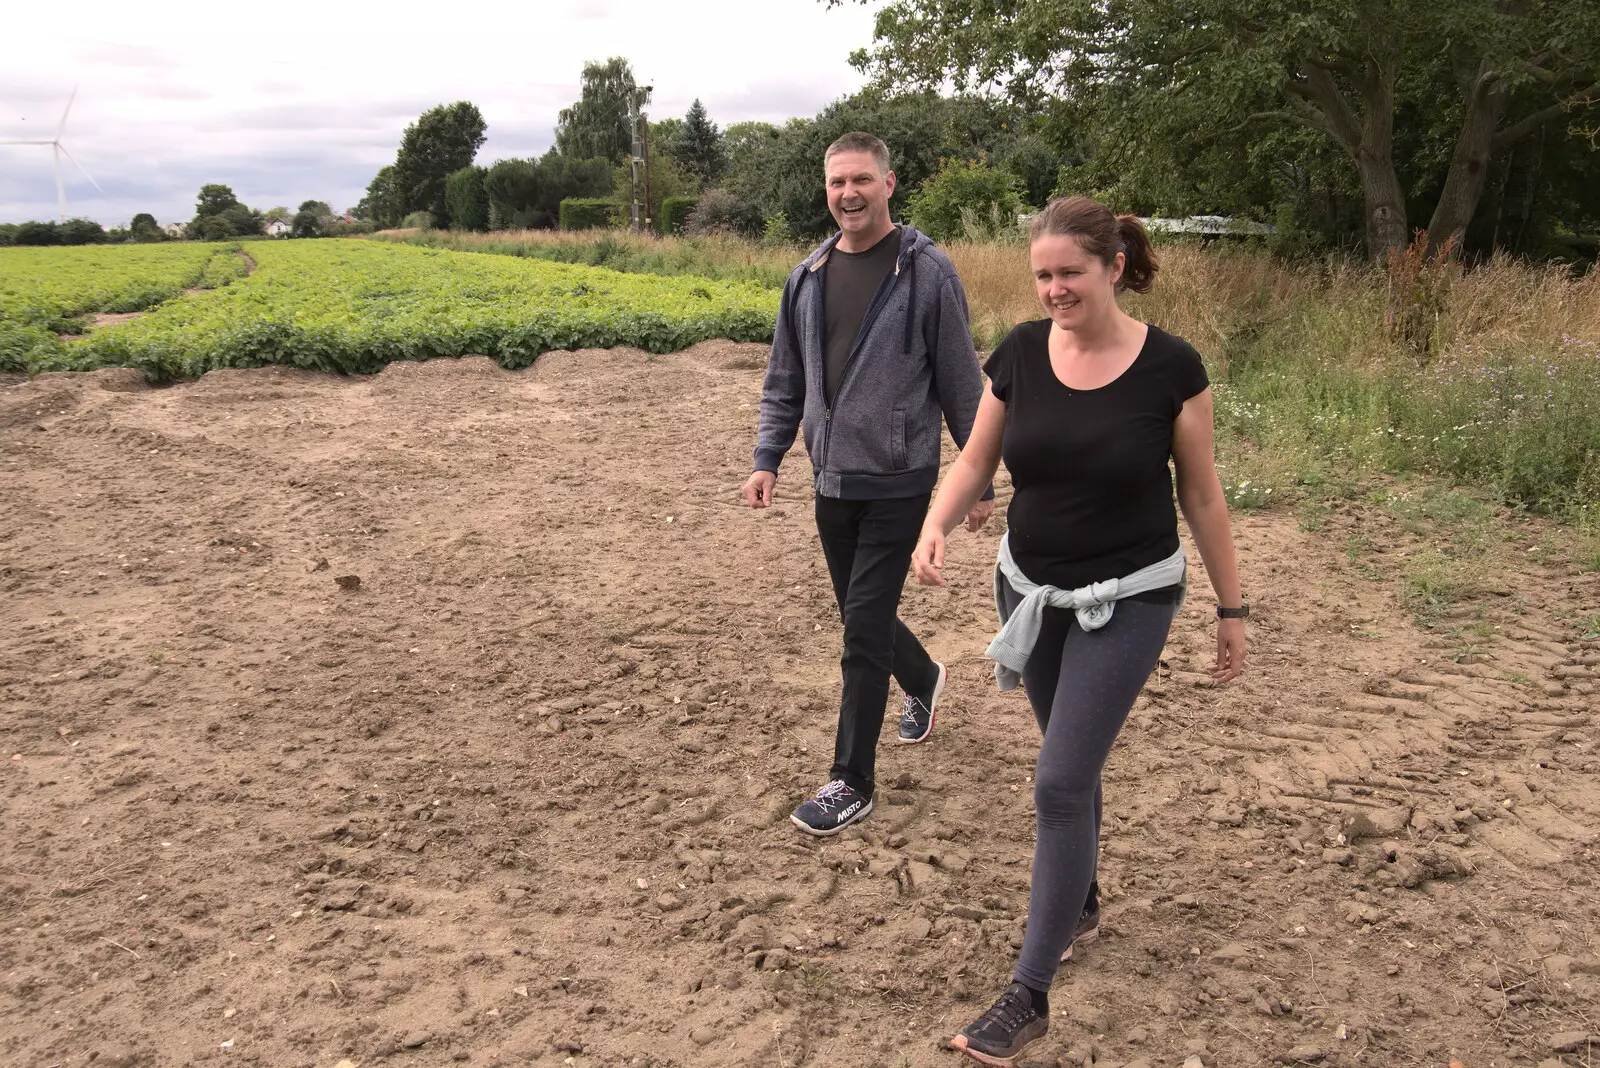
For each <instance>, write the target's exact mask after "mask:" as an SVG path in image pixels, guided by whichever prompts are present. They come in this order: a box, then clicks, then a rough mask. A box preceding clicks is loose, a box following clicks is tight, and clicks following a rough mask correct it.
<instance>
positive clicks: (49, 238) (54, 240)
mask: <svg viewBox="0 0 1600 1068" xmlns="http://www.w3.org/2000/svg"><path fill="white" fill-rule="evenodd" d="M11 243H12V244H13V245H59V244H61V228H60V227H59V226H57V225H56V224H55V223H53V222H25V223H19V224H18V225H17V229H16V231H15V232H13V233H12V235H11Z"/></svg>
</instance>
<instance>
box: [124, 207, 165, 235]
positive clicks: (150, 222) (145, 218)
mask: <svg viewBox="0 0 1600 1068" xmlns="http://www.w3.org/2000/svg"><path fill="white" fill-rule="evenodd" d="M128 235H129V237H130V239H131V240H134V241H165V240H166V239H167V234H166V231H164V230H162V229H161V227H160V225H159V224H158V223H157V222H156V217H155V216H154V215H151V214H150V213H149V212H147V211H141V212H140V213H139V214H137V215H135V216H134V217H133V222H131V223H129V224H128Z"/></svg>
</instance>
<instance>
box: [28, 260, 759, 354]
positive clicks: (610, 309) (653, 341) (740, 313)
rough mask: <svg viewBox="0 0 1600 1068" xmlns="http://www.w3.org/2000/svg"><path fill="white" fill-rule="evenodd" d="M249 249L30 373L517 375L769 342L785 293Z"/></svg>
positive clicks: (533, 264) (567, 270) (494, 264)
mask: <svg viewBox="0 0 1600 1068" xmlns="http://www.w3.org/2000/svg"><path fill="white" fill-rule="evenodd" d="M131 250H136V251H138V249H137V248H136V247H133V248H132V249H131ZM162 251H165V250H162ZM251 251H252V254H253V255H255V256H256V258H257V269H256V271H255V273H254V274H252V275H251V276H250V277H249V278H247V279H243V280H242V281H239V282H236V283H235V284H233V285H231V286H229V287H228V288H226V289H221V290H217V291H215V292H211V293H201V294H195V295H193V296H190V297H188V298H186V299H184V300H180V301H171V302H169V303H167V304H164V305H162V306H161V307H160V308H158V309H157V310H156V311H154V312H152V313H151V314H149V315H147V316H144V317H142V318H140V319H136V320H134V321H132V322H128V323H124V324H122V325H121V326H118V327H117V328H116V329H114V330H105V331H100V332H96V333H93V334H90V335H89V336H88V337H87V338H85V339H83V340H81V341H73V342H69V343H67V344H66V345H65V346H63V347H62V348H61V351H60V353H58V354H57V355H55V356H53V357H51V358H49V359H46V360H44V361H42V362H38V361H36V362H35V363H34V364H33V365H32V368H31V369H32V370H36V371H37V370H47V369H87V368H91V367H103V366H131V367H138V368H141V369H142V370H144V371H145V372H146V373H147V374H148V375H150V376H151V377H152V378H155V379H170V378H176V377H185V376H191V375H198V374H201V373H204V372H205V371H208V370H211V369H213V368H217V367H251V366H260V365H262V364H268V363H282V364H288V365H291V366H296V367H306V368H313V369H317V370H325V371H334V372H341V373H371V372H373V371H376V370H378V369H379V368H381V367H382V366H383V365H384V364H386V363H388V362H390V361H392V360H422V359H428V358H430V357H436V356H461V355H466V354H469V353H483V354H487V355H489V356H492V357H493V358H494V359H495V360H497V361H498V362H500V363H501V364H502V365H503V366H506V367H512V368H515V367H525V366H527V365H528V364H530V363H532V362H533V360H534V359H535V358H536V357H537V356H538V355H539V354H540V353H543V352H547V351H550V350H552V349H573V348H588V347H611V346H617V345H631V346H637V347H639V348H643V349H646V350H648V351H651V352H673V351H677V350H678V349H682V348H684V347H686V346H688V345H691V344H694V343H695V342H697V341H701V340H705V339H708V338H720V337H726V338H732V339H735V340H743V341H763V340H768V339H770V338H771V336H772V324H773V321H774V319H775V317H776V315H777V309H778V293H777V291H776V290H773V289H768V288H766V287H763V286H757V285H752V284H748V283H729V282H716V281H711V280H708V279H698V278H681V279H674V278H659V277H650V276H645V275H625V274H618V273H616V272H614V271H607V270H603V269H597V268H588V267H574V266H567V265H564V264H554V263H543V262H539V261H532V260H516V259H511V258H509V257H504V256H482V255H474V254H471V253H451V252H440V251H436V250H433V249H427V248H415V247H410V246H406V245H396V244H389V243H385V242H374V241H338V242H331V241H330V242H271V243H263V244H261V245H258V246H255V247H253V248H252V250H251ZM10 255H12V253H9V252H8V253H7V256H10ZM40 258H41V256H40V254H38V253H35V254H34V259H35V260H36V261H37V260H38V259H40ZM0 262H4V258H0Z"/></svg>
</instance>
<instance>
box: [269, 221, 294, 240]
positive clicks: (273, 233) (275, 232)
mask: <svg viewBox="0 0 1600 1068" xmlns="http://www.w3.org/2000/svg"><path fill="white" fill-rule="evenodd" d="M291 229H293V227H291V226H290V225H289V224H288V223H287V222H286V221H284V220H283V219H268V220H267V223H266V225H265V226H263V227H262V228H261V230H262V232H263V233H265V234H266V235H267V236H268V237H283V236H284V235H285V234H287V233H288V232H289V231H290V230H291Z"/></svg>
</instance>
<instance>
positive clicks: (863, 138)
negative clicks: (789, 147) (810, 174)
mask: <svg viewBox="0 0 1600 1068" xmlns="http://www.w3.org/2000/svg"><path fill="white" fill-rule="evenodd" d="M840 152H865V153H866V154H867V155H869V156H871V157H872V160H873V162H874V163H876V164H877V165H878V173H879V174H888V173H889V146H888V145H886V144H884V143H883V139H882V138H881V137H876V136H874V135H872V134H869V133H865V132H863V131H861V130H855V131H853V132H851V133H847V134H845V135H844V136H843V137H841V138H839V139H838V140H837V141H835V142H834V143H833V144H831V145H829V146H828V151H826V152H824V153H823V154H822V165H823V166H824V167H826V166H827V165H828V161H829V160H830V159H832V158H833V157H834V156H836V155H838V154H839V153H840Z"/></svg>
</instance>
